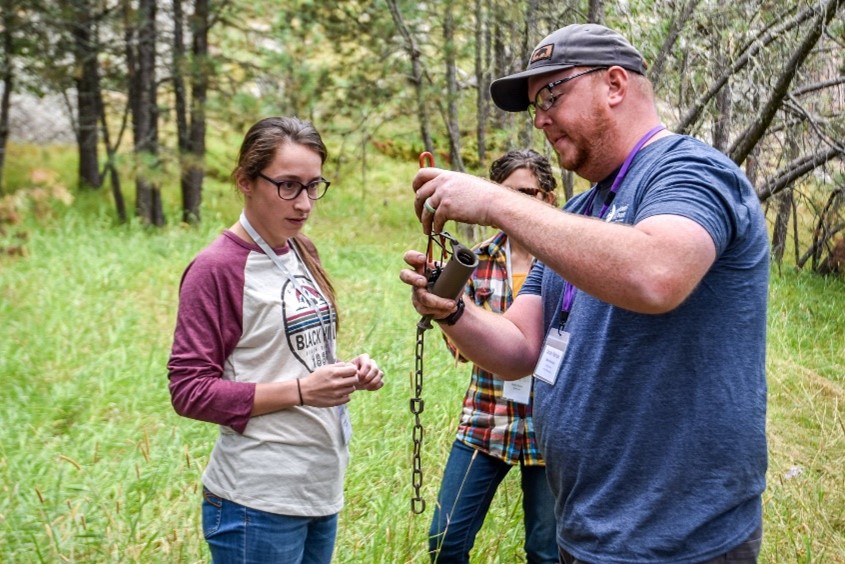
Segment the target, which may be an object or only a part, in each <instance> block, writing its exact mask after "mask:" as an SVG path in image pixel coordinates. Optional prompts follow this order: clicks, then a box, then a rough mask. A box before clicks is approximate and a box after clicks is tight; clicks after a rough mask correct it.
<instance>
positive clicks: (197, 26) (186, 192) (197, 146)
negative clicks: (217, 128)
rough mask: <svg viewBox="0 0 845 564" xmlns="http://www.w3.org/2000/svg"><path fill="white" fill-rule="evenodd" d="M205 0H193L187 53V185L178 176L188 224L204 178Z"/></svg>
mask: <svg viewBox="0 0 845 564" xmlns="http://www.w3.org/2000/svg"><path fill="white" fill-rule="evenodd" d="M209 27H210V22H209V2H208V0H196V1H195V2H194V15H193V17H192V18H191V35H192V37H193V42H192V47H191V52H192V55H193V65H192V66H191V69H192V72H191V128H190V132H189V135H190V153H191V158H190V160H189V161H188V170H187V185H186V178H185V176H184V175H183V177H182V209H183V217H182V219H183V220H184V221H186V222H188V223H192V222H195V221H196V222H198V221H199V220H200V209H201V206H202V183H203V179H204V178H205V129H206V123H205V103H206V98H207V95H208V77H209V75H210V74H211V68H210V66H209V57H208V29H209Z"/></svg>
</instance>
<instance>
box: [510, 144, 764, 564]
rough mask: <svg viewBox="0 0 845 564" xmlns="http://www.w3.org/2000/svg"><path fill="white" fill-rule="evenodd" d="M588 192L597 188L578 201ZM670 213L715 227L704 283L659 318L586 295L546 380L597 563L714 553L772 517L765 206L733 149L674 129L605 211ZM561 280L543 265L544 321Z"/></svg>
mask: <svg viewBox="0 0 845 564" xmlns="http://www.w3.org/2000/svg"><path fill="white" fill-rule="evenodd" d="M608 189H609V186H607V187H605V188H604V190H603V191H602V192H600V193H599V194H598V195H597V197H596V198H595V199H594V204H593V206H594V209H593V211H592V213H593V215H598V213H599V209H600V208H601V205H602V203H603V202H604V197H605V194H606V191H607V190H608ZM586 203H587V194H586V193H585V194H581V195H579V196H578V197H576V198H573V199H572V200H570V202H569V203H567V205H566V206H565V209H566V210H567V211H572V212H575V213H581V212H582V209H583V207H584V206H585V205H586ZM664 214H671V215H678V216H683V217H687V218H689V219H692V220H693V221H695V222H696V223H698V224H700V225H701V226H702V227H704V228H705V229H706V230H707V232H708V233H709V234H710V236H711V237H712V238H713V242H714V243H715V246H716V253H717V258H716V261H715V263H714V264H713V266H712V267H711V268H710V270H709V271H708V272H707V274H706V275H705V276H704V278H703V279H702V281H701V283H700V284H699V285H698V286H697V287H696V289H695V290H694V291H693V292H692V294H691V295H690V296H689V297H688V298H687V299H686V300H685V301H684V302H683V303H682V304H681V305H680V306H678V307H677V308H676V309H674V310H673V311H670V312H668V313H664V314H659V315H647V314H640V313H634V312H631V311H627V310H625V309H622V308H619V307H615V306H612V305H609V304H607V303H605V302H602V301H600V300H598V299H596V298H594V297H592V296H590V295H588V294H586V293H585V292H582V291H580V290H579V291H577V292H576V294H575V299H574V301H573V304H572V308H571V311H570V315H569V318H568V321H567V323H566V327H565V330H566V331H567V332H568V333H570V341H569V346H568V348H567V350H566V354H565V356H564V358H563V361H562V363H561V367H560V371H559V373H558V376H557V379H556V381H555V384H554V385H549V384H547V383H546V382H543V381H542V380H539V379H535V391H534V395H535V407H534V413H535V418H536V429H537V435H538V437H539V440H540V450H541V452H542V454H543V456H544V457H545V459H546V462H547V473H548V478H549V482H550V484H551V487H552V490H553V492H554V494H555V496H556V498H557V502H556V516H557V522H558V542H559V544H560V545H561V546H562V547H563V548H564V549H565V550H567V551H568V552H570V553H571V554H572V555H574V556H575V557H577V558H579V559H582V560H585V561H587V562H602V563H623V562H624V563H633V562H650V563H652V562H672V563H679V562H701V561H702V560H707V559H710V558H714V557H716V556H717V555H719V554H722V553H724V552H726V551H727V550H729V549H731V548H733V547H735V546H736V545H738V544H740V543H742V542H743V541H745V540H746V539H747V538H748V537H749V536H750V535H751V533H752V532H754V530H755V529H756V528H757V527H758V526H760V524H761V521H762V515H761V513H762V503H761V494H762V492H763V490H764V489H765V473H766V465H767V454H766V435H765V421H766V378H765V353H766V299H767V288H768V276H769V262H768V261H769V245H768V237H767V230H766V224H765V219H764V216H763V213H762V210H761V207H760V202H759V200H758V198H757V196H756V194H755V193H754V190H753V188H752V187H751V185H750V184H749V182H748V180H747V179H746V178H745V176H744V175H743V174H742V172H741V171H740V170H739V168H738V167H737V166H736V165H735V164H734V163H733V162H732V161H730V160H729V159H728V158H727V157H725V156H724V155H722V154H721V153H719V152H718V151H716V150H715V149H713V148H712V147H709V146H707V145H705V144H704V143H701V142H700V141H697V140H695V139H693V138H691V137H686V136H680V135H675V136H670V137H666V138H663V139H660V140H658V141H655V142H654V143H652V144H651V145H648V146H647V147H645V148H643V149H642V150H641V151H640V152H639V153H638V154H637V156H636V157H635V160H634V161H633V163H632V166H631V168H630V169H629V171H628V173H627V175H626V176H625V178H624V180H623V182H622V184H621V187H620V189H619V192H618V194H617V196H616V198H615V200H614V202H613V204H612V206H611V207H610V209H609V210H608V211H607V213H606V214H605V218H604V219H605V221H613V222H617V223H624V224H635V223H637V222H639V221H642V220H643V219H645V218H647V217H651V216H654V215H664ZM560 244H561V245H566V244H568V243H567V241H561V242H560ZM562 291H563V280H562V279H561V278H560V276H558V275H557V274H556V273H555V272H553V271H552V270H551V269H550V268H546V267H545V265H543V264H542V263H539V264H538V265H537V266H536V267H535V268H534V269H533V270H532V271H531V274H530V275H529V277H528V279H527V280H526V282H525V285H524V286H523V288H522V292H524V293H529V294H537V295H541V296H542V298H543V304H544V313H545V316H544V323H545V327H546V331H547V332H548V330H549V328H550V327H551V328H555V329H556V328H557V327H558V320H559V315H560V306H561V294H562Z"/></svg>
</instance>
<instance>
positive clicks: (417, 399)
mask: <svg viewBox="0 0 845 564" xmlns="http://www.w3.org/2000/svg"><path fill="white" fill-rule="evenodd" d="M420 158H421V159H422V157H420ZM438 238H439V239H440V240H439V241H438ZM446 241H449V242H450V243H451V244H452V246H453V248H454V245H456V244H458V240H457V239H455V238H454V237H452V236H451V235H449V234H448V233H447V232H445V231H442V232H440V233H431V234H429V236H428V246H427V249H426V259H427V260H426V267H425V275H426V278H428V281H429V289H431V286H432V285H433V284H434V281H435V280H436V279H437V277H438V276H439V275H440V266H441V265H443V264H446V258H447V257H448V255H449V252H448V250H447V249H446ZM435 246H437V247H440V262H439V263H435V264H436V266H435V267H434V268H433V269H431V268H429V266H428V263H429V262H434V252H433V251H434V247H435ZM430 328H431V324H430V323H422V322H420V323H419V324H417V340H416V347H415V349H414V376H413V380H414V381H413V386H414V397H413V398H411V413H413V414H414V433H413V441H414V454H413V463H412V466H413V470H412V474H411V485H412V486H413V488H414V496H413V497H412V498H411V511H413V512H414V513H416V514H417V515H419V514H420V513H422V512H423V511H425V500H424V499H423V498H422V493H421V490H422V483H423V471H422V445H423V437H424V435H425V429H423V426H422V420H421V419H420V415H421V414H422V412H423V410H425V401H424V400H423V399H422V389H423V351H424V348H425V332H426V330H428V329H430Z"/></svg>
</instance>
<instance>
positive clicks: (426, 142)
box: [387, 0, 434, 154]
mask: <svg viewBox="0 0 845 564" xmlns="http://www.w3.org/2000/svg"><path fill="white" fill-rule="evenodd" d="M387 6H388V8H389V9H390V15H391V16H392V17H393V23H394V24H395V25H396V29H398V30H399V33H400V34H401V35H402V38H403V39H404V40H405V51H406V52H407V53H408V57H409V58H410V59H411V73H412V74H411V83H412V84H413V85H414V91H415V95H416V100H417V120H418V121H419V124H420V137H421V139H422V142H423V147H425V150H426V151H428V152H430V153H432V154H433V153H434V142H433V141H432V139H431V131H430V121H431V120H430V119H429V114H428V106H427V105H426V103H425V100H426V96H425V84H424V82H423V67H422V60H421V57H422V55H421V52H420V49H419V47H417V42H416V40H415V39H414V36H413V35H412V34H411V32H410V30H409V29H408V26H407V25H405V20H404V19H403V18H402V14H401V13H400V12H399V7H398V6H397V5H396V0H387Z"/></svg>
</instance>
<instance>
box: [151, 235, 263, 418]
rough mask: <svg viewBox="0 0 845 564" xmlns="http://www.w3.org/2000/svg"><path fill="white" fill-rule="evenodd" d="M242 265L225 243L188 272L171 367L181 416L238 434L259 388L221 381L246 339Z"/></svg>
mask: <svg viewBox="0 0 845 564" xmlns="http://www.w3.org/2000/svg"><path fill="white" fill-rule="evenodd" d="M221 243H222V244H221ZM229 245H231V243H229ZM233 255H234V256H233ZM244 260H245V258H244V259H240V260H239V258H238V256H237V254H236V253H234V251H232V250H227V245H226V244H225V243H224V242H223V240H222V239H221V240H218V241H217V242H215V243H214V244H212V245H211V246H210V247H209V248H208V249H206V250H205V251H203V252H202V253H200V255H199V256H198V257H197V258H196V259H195V260H194V261H193V262H192V263H191V264H190V265H189V266H188V268H187V269H186V270H185V273H184V274H183V276H182V282H181V284H180V288H179V310H178V314H177V319H176V329H175V331H174V336H173V348H172V350H171V354H170V360H169V361H168V363H167V369H168V377H169V380H170V384H169V388H170V397H171V403H172V404H173V408H174V409H175V410H176V412H177V413H178V414H179V415H183V416H185V417H190V418H193V419H198V420H201V421H208V422H211V423H218V424H220V425H227V426H229V427H231V428H232V429H234V430H235V431H237V432H239V433H242V432H243V431H244V429H245V428H246V425H247V423H248V422H249V419H250V416H251V413H252V407H253V402H254V398H255V384H254V383H247V382H232V381H229V380H224V379H223V378H222V376H223V367H224V364H225V362H226V359H227V358H228V357H229V355H230V354H231V352H232V351H233V350H234V348H235V346H236V345H237V343H238V341H239V340H240V337H241V333H242V327H243V314H242V309H243V305H242V304H243V282H244V271H243V264H244Z"/></svg>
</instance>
